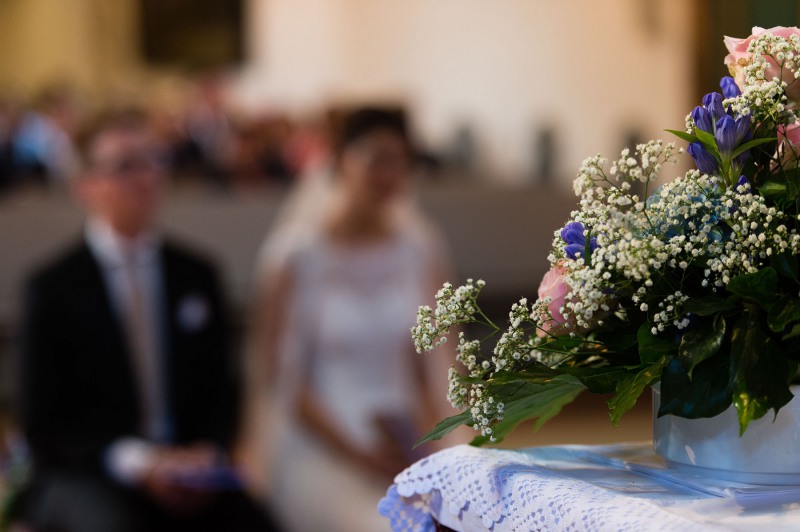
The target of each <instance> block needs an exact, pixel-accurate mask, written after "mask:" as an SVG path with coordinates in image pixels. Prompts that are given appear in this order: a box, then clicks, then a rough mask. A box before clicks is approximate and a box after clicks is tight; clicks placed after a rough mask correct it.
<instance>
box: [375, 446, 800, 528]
mask: <svg viewBox="0 0 800 532" xmlns="http://www.w3.org/2000/svg"><path fill="white" fill-rule="evenodd" d="M648 457H649V459H650V460H651V461H652V460H653V457H652V451H651V450H650V448H649V446H648V445H641V444H631V445H618V446H607V447H587V446H563V447H540V448H533V449H527V450H521V451H512V450H498V449H479V448H475V447H470V446H466V445H463V446H457V447H453V448H451V449H446V450H444V451H441V452H439V453H436V454H433V455H431V456H429V457H428V458H425V459H423V460H420V461H419V462H417V463H416V464H414V465H412V466H411V467H409V468H408V469H406V470H405V471H403V472H402V473H401V474H400V475H398V476H397V477H396V478H395V484H394V485H393V486H392V487H391V488H390V489H389V491H388V493H387V495H386V497H385V498H384V499H383V500H382V501H381V504H380V507H379V509H380V512H381V514H382V515H384V516H385V517H387V518H388V519H389V522H390V524H391V526H392V530H395V531H420V532H427V531H433V530H435V525H434V518H435V519H436V520H437V521H439V522H440V523H442V524H444V525H446V526H448V527H451V528H453V529H455V530H461V531H471V530H492V531H498V532H500V531H532V530H547V531H586V530H592V531H604V530H613V531H636V532H642V531H656V530H658V531H670V530H675V531H680V532H690V531H695V530H703V531H706V530H737V529H740V530H747V529H750V527H751V526H760V525H762V524H770V525H776V526H773V527H772V528H771V529H770V532H774V531H775V530H778V529H786V530H790V529H792V528H793V527H798V528H797V529H800V515H795V513H797V512H794V513H792V512H790V511H783V510H781V508H784V507H785V505H782V502H781V496H783V498H784V499H786V498H787V497H788V499H791V500H795V501H800V489H799V488H786V487H784V488H776V489H774V490H772V489H765V488H763V487H759V488H756V487H747V486H743V485H735V486H732V485H730V484H724V483H720V482H718V481H714V480H712V479H702V478H697V477H692V476H687V475H683V474H681V473H680V472H675V471H671V470H665V469H664V468H663V466H661V465H660V464H658V463H656V462H653V465H651V464H649V463H647V461H646V460H644V461H643V458H648ZM788 499H787V500H788ZM742 501H750V503H753V502H754V501H758V503H757V504H755V506H756V507H758V508H756V510H759V511H750V510H752V508H748V507H747V504H744V503H743V502H742ZM783 502H785V501H783ZM743 504H744V505H743ZM753 506H754V505H753V504H750V507H753ZM795 506H797V505H795ZM775 510H778V512H777V513H776V511H775ZM748 511H750V513H749V514H748ZM781 512H783V513H781Z"/></svg>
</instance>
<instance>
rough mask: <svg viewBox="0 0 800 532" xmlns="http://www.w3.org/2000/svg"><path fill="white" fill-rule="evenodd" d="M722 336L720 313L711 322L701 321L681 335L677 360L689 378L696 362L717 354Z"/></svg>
mask: <svg viewBox="0 0 800 532" xmlns="http://www.w3.org/2000/svg"><path fill="white" fill-rule="evenodd" d="M724 338H725V319H724V318H723V317H722V315H721V314H717V315H716V316H715V317H714V321H713V322H711V323H708V322H706V323H703V324H702V325H701V326H699V327H697V328H695V329H693V330H691V331H689V332H687V333H686V334H684V335H683V337H682V338H681V345H680V347H679V348H678V360H680V361H681V364H683V366H684V367H685V368H686V370H687V371H688V374H689V378H690V379H691V378H692V371H693V370H694V368H695V366H697V364H699V363H700V362H702V361H704V360H706V359H708V358H711V357H712V356H714V355H716V354H717V351H719V348H720V347H721V346H722V340H723V339H724Z"/></svg>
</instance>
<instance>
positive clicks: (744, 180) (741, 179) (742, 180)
mask: <svg viewBox="0 0 800 532" xmlns="http://www.w3.org/2000/svg"><path fill="white" fill-rule="evenodd" d="M742 185H747V186H748V187H749V186H750V181H748V180H747V177H746V176H743V175H740V176H739V181H737V182H736V187H737V188H738V187H740V186H742Z"/></svg>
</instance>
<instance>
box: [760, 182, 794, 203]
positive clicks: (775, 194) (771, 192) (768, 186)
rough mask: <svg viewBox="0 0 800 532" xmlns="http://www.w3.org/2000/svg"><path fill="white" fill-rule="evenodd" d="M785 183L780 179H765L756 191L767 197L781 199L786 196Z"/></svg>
mask: <svg viewBox="0 0 800 532" xmlns="http://www.w3.org/2000/svg"><path fill="white" fill-rule="evenodd" d="M787 191H788V189H787V187H786V183H782V182H780V181H767V182H766V183H764V184H763V185H761V186H760V187H758V193H759V194H760V195H762V196H764V197H765V198H767V199H771V200H776V201H777V200H781V199H783V198H785V197H786V196H787Z"/></svg>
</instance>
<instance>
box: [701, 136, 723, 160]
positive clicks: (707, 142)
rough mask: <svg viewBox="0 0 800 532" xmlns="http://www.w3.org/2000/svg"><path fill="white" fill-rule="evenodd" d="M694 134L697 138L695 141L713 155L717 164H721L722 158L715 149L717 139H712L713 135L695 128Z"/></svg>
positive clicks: (717, 149)
mask: <svg viewBox="0 0 800 532" xmlns="http://www.w3.org/2000/svg"><path fill="white" fill-rule="evenodd" d="M694 134H695V135H696V136H697V140H699V141H700V143H701V144H702V145H703V146H705V147H706V149H707V150H708V152H709V153H710V154H711V155H713V156H714V158H715V159H716V160H717V161H718V162H722V157H720V155H719V148H717V139H715V138H714V135H712V134H711V133H708V132H707V131H703V130H702V129H697V128H695V130H694Z"/></svg>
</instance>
